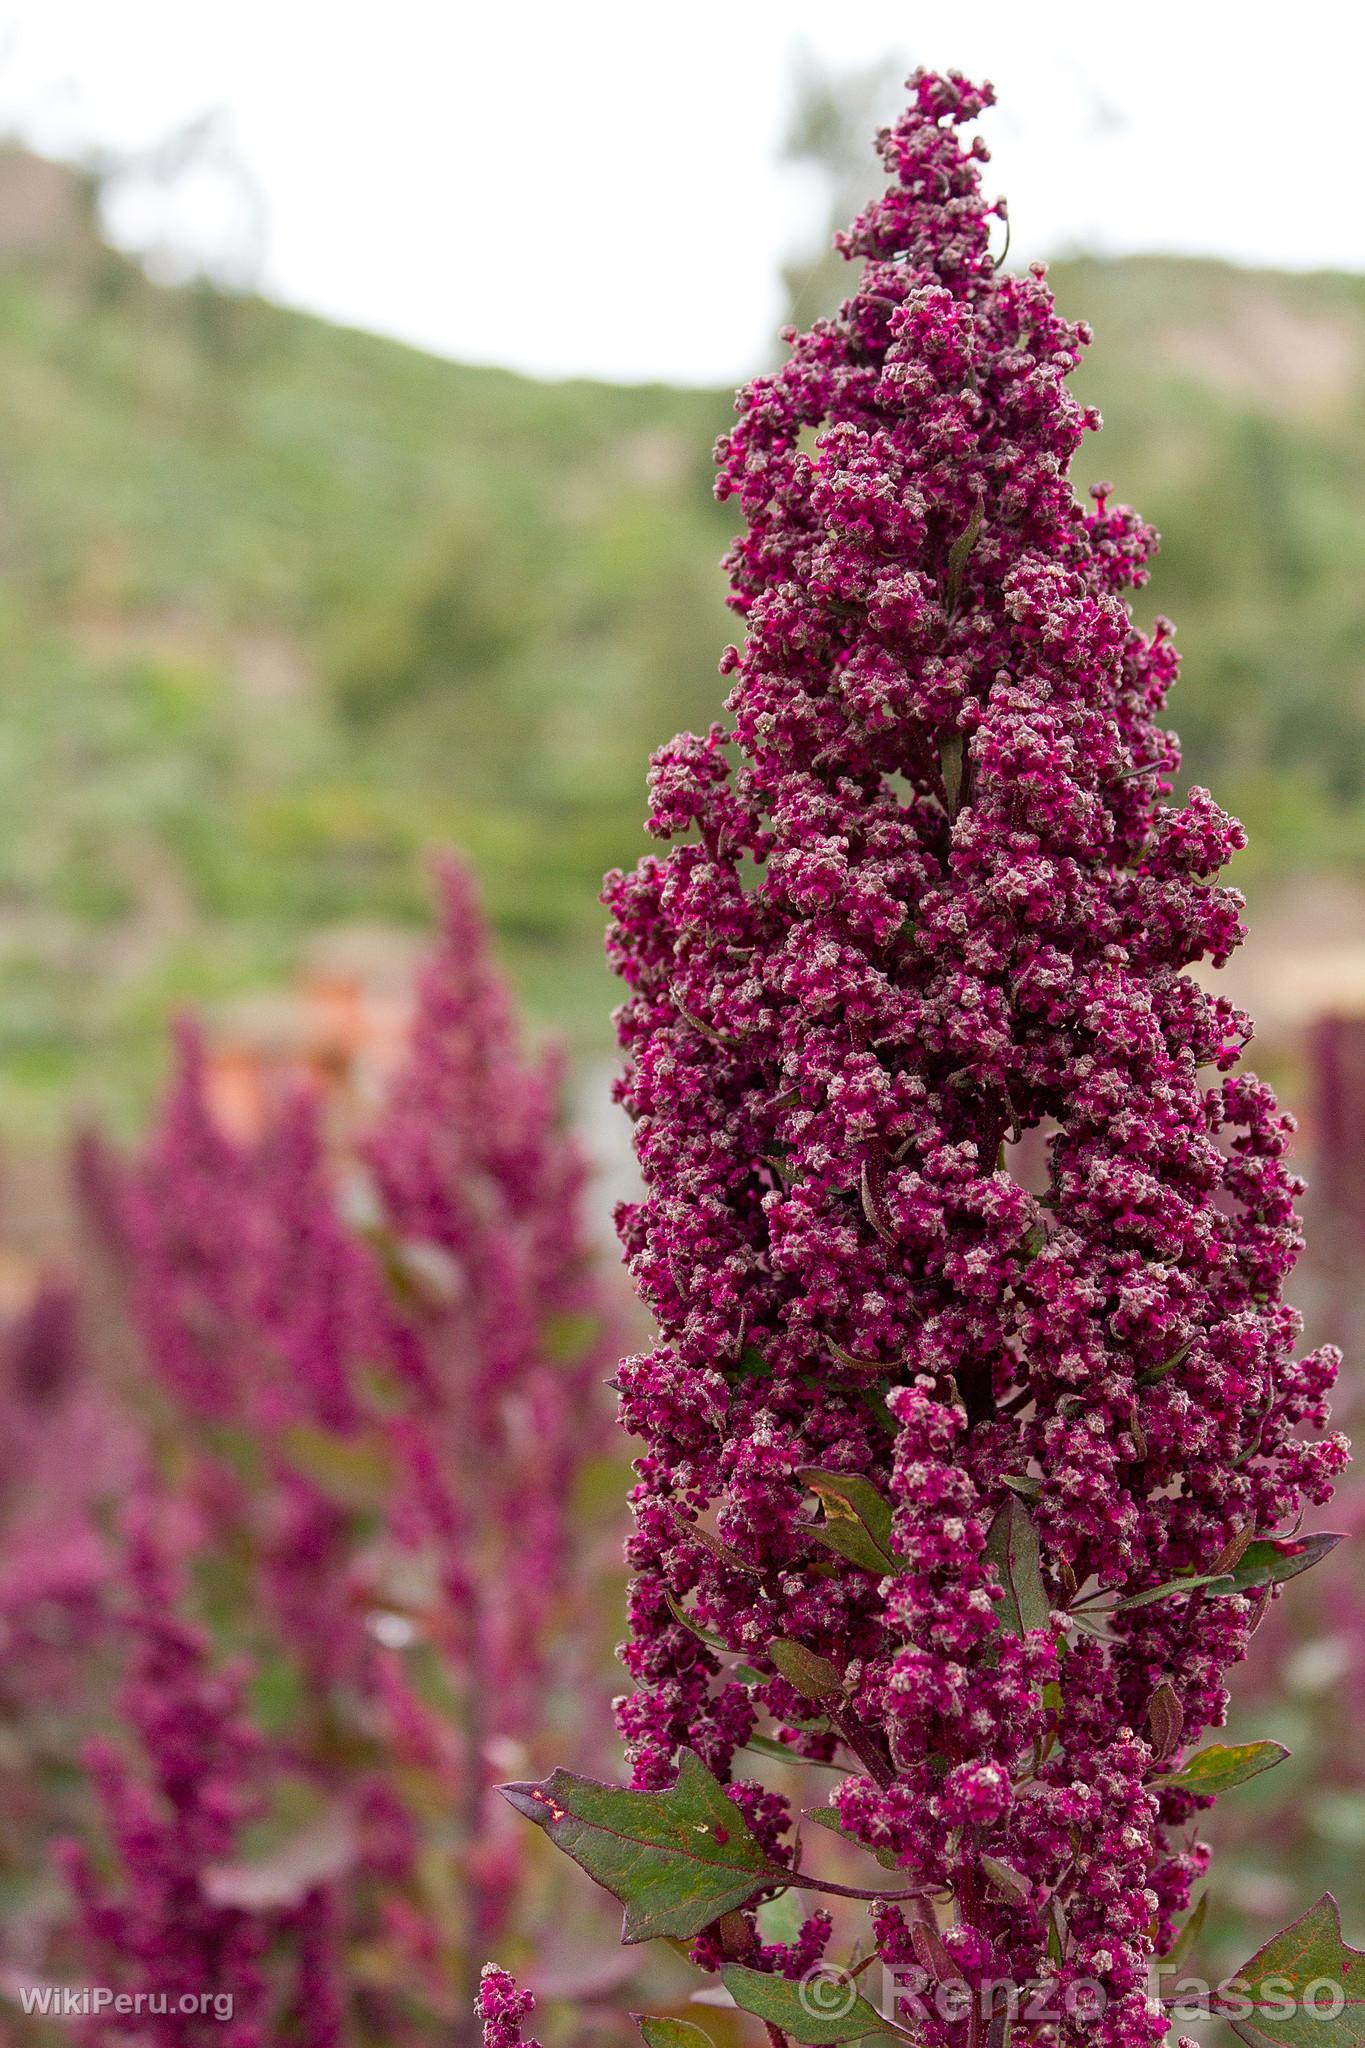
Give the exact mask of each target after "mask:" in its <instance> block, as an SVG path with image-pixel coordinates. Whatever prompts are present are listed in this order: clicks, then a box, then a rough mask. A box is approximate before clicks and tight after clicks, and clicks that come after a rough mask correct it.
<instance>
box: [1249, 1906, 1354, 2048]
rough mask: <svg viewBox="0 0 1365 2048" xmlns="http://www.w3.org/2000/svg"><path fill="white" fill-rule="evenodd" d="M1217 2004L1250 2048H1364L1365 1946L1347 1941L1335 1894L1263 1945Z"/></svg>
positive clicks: (1310, 1908) (1310, 1909) (1311, 1907)
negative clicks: (1362, 2047) (1342, 1928)
mask: <svg viewBox="0 0 1365 2048" xmlns="http://www.w3.org/2000/svg"><path fill="white" fill-rule="evenodd" d="M1213 2009H1214V2011H1215V2012H1217V2013H1221V2014H1222V2015H1223V2016H1224V2017H1225V2018H1226V2019H1227V2021H1228V2024H1229V2025H1230V2026H1231V2028H1232V2031H1233V2032H1234V2034H1236V2035H1238V2036H1239V2038H1240V2039H1241V2040H1243V2041H1245V2042H1247V2043H1248V2044H1249V2048H1360V2044H1362V2043H1365V1950H1362V1949H1358V1948H1350V1947H1349V1946H1348V1945H1347V1944H1346V1943H1345V1942H1344V1941H1343V1940H1342V1938H1341V1912H1340V1909H1339V1908H1338V1906H1337V1902H1336V1900H1335V1899H1334V1898H1333V1897H1332V1894H1331V1893H1330V1892H1324V1893H1323V1895H1322V1897H1321V1898H1320V1899H1319V1900H1318V1902H1317V1904H1316V1905H1315V1906H1310V1907H1309V1909H1308V1911H1307V1912H1306V1913H1305V1914H1304V1915H1303V1916H1302V1918H1301V1919H1298V1920H1296V1921H1295V1922H1294V1923H1293V1925H1292V1926H1290V1927H1286V1928H1285V1929H1284V1930H1283V1932H1282V1933H1280V1934H1277V1935H1275V1936H1273V1937H1272V1939H1271V1940H1269V1941H1268V1942H1267V1943H1266V1944H1265V1946H1264V1948H1259V1949H1257V1951H1256V1953H1255V1955H1254V1956H1253V1957H1252V1958H1251V1961H1250V1962H1249V1963H1243V1965H1242V1967H1241V1969H1240V1970H1239V1971H1238V1972H1237V1974H1236V1976H1235V1977H1233V1978H1232V1979H1230V1980H1229V1981H1228V1982H1227V1983H1225V1984H1222V1985H1220V1986H1219V1988H1218V1990H1217V1991H1215V1992H1214V1994H1213Z"/></svg>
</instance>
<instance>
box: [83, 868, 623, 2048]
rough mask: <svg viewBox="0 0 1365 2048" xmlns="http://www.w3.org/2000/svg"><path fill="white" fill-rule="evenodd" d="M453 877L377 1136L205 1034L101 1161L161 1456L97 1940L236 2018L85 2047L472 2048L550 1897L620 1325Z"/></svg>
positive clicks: (105, 1977)
mask: <svg viewBox="0 0 1365 2048" xmlns="http://www.w3.org/2000/svg"><path fill="white" fill-rule="evenodd" d="M441 893H442V924H441V933H440V939H439V942H438V945H437V947H436V950H435V953H434V955H433V957H432V959H431V962H430V964H429V966H428V968H427V970H426V973H425V975H424V977H423V980H422V984H421V988H420V991H419V998H418V1002H417V1007H416V1013H415V1018H414V1024H413V1029H412V1034H411V1042H410V1045H409V1048H408V1052H407V1055H406V1058H405V1059H404V1061H403V1063H402V1065H401V1066H400V1068H399V1070H398V1072H397V1073H396V1075H395V1077H394V1079H393V1081H392V1084H391V1086H390V1087H389V1088H388V1090H387V1093H386V1095H385V1096H384V1099H383V1100H382V1102H381V1104H380V1106H379V1108H378V1110H377V1112H376V1113H375V1115H374V1116H373V1118H372V1119H371V1120H370V1121H369V1123H368V1125H367V1126H366V1127H365V1128H363V1129H361V1130H359V1131H353V1132H351V1133H349V1134H343V1135H336V1134H329V1133H328V1131H327V1129H326V1125H325V1121H324V1106H323V1105H322V1104H320V1103H319V1101H318V1100H317V1099H316V1097H314V1096H311V1095H308V1094H303V1093H300V1094H298V1095H296V1096H294V1097H292V1098H291V1099H289V1100H288V1101H286V1102H285V1103H284V1105H283V1107H282V1108H281V1110H280V1113H279V1115H278V1116H277V1117H276V1119H275V1120H274V1122H273V1123H272V1124H271V1126H270V1128H269V1129H268V1130H267V1131H266V1132H265V1134H264V1136H263V1137H262V1138H261V1140H260V1141H259V1142H257V1143H250V1144H244V1143H238V1142H236V1141H235V1140H233V1139H232V1138H230V1137H229V1136H227V1135H226V1134H225V1133H224V1132H223V1131H222V1130H221V1129H220V1128H219V1127H218V1125H217V1124H216V1123H215V1120H214V1118H213V1116H212V1114H211V1110H210V1105H209V1102H208V1099H207V1095H206V1088H205V1072H204V1061H203V1056H202V1048H201V1046H200V1044H199V1041H198V1039H197V1037H196V1035H195V1033H194V1032H193V1030H191V1029H189V1028H186V1029H185V1030H183V1031H182V1033H181V1040H180V1054H179V1060H178V1065H177V1069H176V1073H175V1076H174V1080H173V1083H172V1086H171V1089H170V1091H169V1094H168V1097H167V1100H166V1103H165V1106H164V1109H163V1113H162V1116H161V1118H160V1120H159V1123H158V1125H157V1127H156V1129H155V1130H154V1131H153V1133H152V1135H151V1138H150V1140H149V1142H148V1143H147V1145H146V1147H145V1148H144V1150H143V1152H142V1153H141V1155H140V1156H139V1157H138V1158H137V1159H136V1160H135V1161H134V1162H133V1164H132V1165H131V1167H130V1168H128V1169H127V1170H126V1171H120V1170H119V1169H118V1168H117V1167H116V1166H115V1165H114V1164H113V1163H112V1162H111V1161H110V1159H109V1158H108V1157H107V1156H105V1155H98V1156H97V1149H98V1148H93V1149H92V1148H91V1146H89V1145H88V1144H87V1145H86V1147H85V1148H84V1149H83V1154H82V1178H83V1184H84V1185H85V1186H86V1188H87V1190H88V1191H90V1192H91V1193H92V1195H93V1201H92V1206H93V1209H94V1210H95V1212H96V1222H97V1224H98V1225H99V1227H100V1234H101V1236H102V1238H103V1240H104V1242H105V1244H106V1246H107V1247H109V1248H110V1249H111V1250H112V1252H113V1253H114V1257H115V1262H116V1263H117V1265H118V1267H119V1269H120V1271H121V1273H122V1275H123V1282H124V1286H125V1289H126V1292H127V1296H128V1299H129V1302H130V1305H131V1313H132V1321H133V1325H134V1328H135V1330H136V1333H137V1336H138V1338H139V1340H140V1346H141V1356H142V1359H143V1361H144V1364H143V1372H144V1375H145V1379H146V1381H147V1385H146V1386H145V1387H144V1388H143V1389H142V1393H143V1396H144V1399H143V1402H142V1406H143V1409H144V1412H145V1413H147V1415H148V1417H149V1422H148V1438H149V1444H148V1457H147V1470H146V1474H145V1476H144V1478H143V1479H142V1480H141V1482H140V1483H139V1485H138V1487H137V1489H136V1492H135V1498H134V1502H133V1506H132V1510H131V1512H130V1514H129V1516H128V1517H127V1524H128V1526H127V1531H126V1540H125V1542H124V1545H123V1549H122V1556H121V1564H120V1568H119V1572H118V1575H117V1582H116V1584H115V1586H114V1588H113V1591H112V1594H111V1605H112V1610H113V1613H114V1618H115V1619H116V1620H117V1621H118V1622H119V1623H120V1624H121V1626H122V1628H123V1630H124V1633H125V1636H126V1639H127V1642H128V1645H129V1657H128V1660H127V1661H128V1669H127V1671H126V1673H125V1676H124V1681H123V1684H122V1686H121V1689H120V1690H119V1692H118V1694H117V1700H116V1705H117V1710H118V1711H117V1723H118V1725H117V1726H116V1727H115V1728H114V1729H113V1730H112V1731H110V1733H109V1735H108V1738H107V1739H106V1740H104V1741H102V1742H101V1743H100V1744H99V1745H98V1746H96V1747H95V1748H94V1749H93V1750H92V1752H91V1755H90V1767H91V1773H92V1778H93V1783H94V1787H95V1790H96V1792H97V1794H98V1801H99V1805H100V1807H101V1810H102V1813H103V1817H104V1822H105V1825H104V1828H103V1831H102V1832H103V1835H104V1838H105V1847H104V1849H103V1850H102V1851H100V1850H98V1849H94V1848H92V1847H90V1846H88V1845H87V1846H86V1847H84V1848H82V1849H81V1850H79V1851H77V1850H70V1851H68V1852H67V1857H66V1862H67V1868H68V1870H69V1871H70V1872H72V1873H73V1874H74V1876H75V1878H76V1881H77V1892H78V1899H79V1904H80V1913H79V1927H78V1934H79V1937H80V1941H81V1945H82V1949H83V1955H84V1961H85V1965H86V1969H87V1973H88V1975H89V1976H90V1978H91V1980H92V1981H94V1982H98V1983H103V1984H108V1985H110V1986H113V1987H115V1988H116V1989H117V1990H118V1991H119V1992H120V1993H122V1994H124V1995H126V1996H129V1997H132V1998H136V1996H137V1995H138V1994H139V1993H145V1994H151V1993H153V1992H154V1991H156V1990H158V1989H160V1990H169V1991H173V1992H176V1993H177V1994H179V1993H185V1994H199V1993H201V1992H202V1993H208V1992H211V1991H215V1990H216V1991H219V1992H232V1991H233V1990H234V1986H235V1988H236V1989H237V1991H238V1993H239V2001H238V2009H237V2014H236V2017H235V2019H234V2021H233V2023H232V2027H233V2029H234V2030H235V2031H229V2032H228V2033H226V2034H225V2033H224V2032H223V2024H222V2021H221V2018H220V2017H219V2016H218V2014H217V2013H216V2012H215V2011H214V2010H213V2009H212V2007H211V2006H210V2008H209V2009H207V2010H205V2011H203V2012H196V2013H192V2014H190V2015H189V2016H188V2017H187V2018H185V2019H183V2020H182V2019H181V2018H179V2016H177V2015H175V2014H171V2015H169V2016H168V2017H167V2019H166V2023H165V2024H164V2025H161V2024H159V2022H156V2021H155V2018H153V2020H147V2019H145V2017H140V2016H139V2015H138V2013H137V2012H136V2011H134V2013H133V2015H132V2017H121V2016H120V2015H119V2014H118V2013H117V2012H111V2013H105V2014H104V2015H102V2016H96V2018H95V2019H94V2020H92V2022H91V2025H90V2028H89V2030H88V2034H87V2038H88V2040H89V2041H90V2042H91V2043H92V2044H96V2048H103V2044H105V2043H106V2042H108V2043H113V2042H115V2041H122V2040H124V2039H126V2038H128V2037H129V2036H130V2035H131V2036H132V2037H134V2038H137V2039H142V2038H147V2039H152V2040H155V2041H157V2042H158V2043H162V2042H164V2043H165V2044H166V2048H189V2044H191V2043H194V2044H198V2043H200V2042H204V2043H208V2042H211V2041H212V2042H215V2043H216V2042H218V2041H219V2040H220V2039H221V2040H222V2041H223V2042H224V2044H228V2048H265V2044H266V2043H267V2042H271V2043H273V2042H275V2041H276V2040H284V2039H287V2040H288V2041H290V2042H296V2043H298V2044H299V2048H333V2044H334V2043H337V2042H339V2041H341V2040H345V2041H347V2042H348V2043H353V2044H359V2043H362V2042H374V2043H379V2042H382V2043H383V2044H384V2048H406V2044H409V2043H411V2044H414V2048H415V2044H418V2043H423V2042H429V2041H431V2040H433V2039H439V2040H441V2041H442V2042H443V2043H448V2042H454V2041H457V2040H459V2039H461V2038H464V2039H468V2038H470V2037H471V2035H472V2034H473V2033H474V2032H475V2031H476V2030H475V2029H474V2026H473V2021H472V2016H471V2013H470V2005H471V2000H472V1997H473V1980H474V1976H475V1969H474V1964H473V1961H472V1959H473V1958H474V1957H477V1956H478V1955H479V1954H480V1953H482V1952H483V1950H484V1947H485V1945H486V1944H488V1943H490V1942H493V1941H498V1940H503V1939H507V1938H509V1937H510V1936H512V1935H513V1934H514V1933H515V1931H516V1925H517V1920H518V1915H519V1913H520V1912H521V1911H522V1910H523V1908H524V1902H525V1898H526V1891H525V1880H526V1858H525V1856H524V1854H523V1836H522V1830H521V1828H520V1826H519V1824H518V1823H517V1822H516V1820H515V1819H514V1817H513V1816H512V1814H510V1813H509V1812H508V1810H507V1808H506V1807H505V1806H504V1805H503V1803H502V1802H501V1800H499V1799H498V1798H497V1797H496V1793H495V1789H494V1788H495V1781H496V1778H497V1777H498V1776H499V1775H501V1774H504V1773H505V1772H506V1770H507V1769H508V1768H509V1766H510V1767H512V1768H515V1767H516V1760H517V1759H518V1758H519V1757H523V1758H524V1757H526V1756H527V1755H528V1751H527V1748H526V1745H527V1743H528V1741H529V1738H530V1737H531V1735H532V1734H533V1732H534V1730H535V1727H536V1717H537V1715H538V1714H539V1713H541V1712H542V1711H543V1710H544V1705H545V1700H546V1696H547V1694H549V1693H551V1692H552V1691H553V1690H556V1689H557V1690H558V1692H559V1694H560V1696H561V1697H564V1696H566V1695H567V1694H568V1693H569V1691H570V1688H569V1687H568V1686H567V1685H566V1684H565V1673H566V1670H569V1669H572V1670H573V1671H575V1673H576V1672H577V1669H578V1666H579V1664H580V1662H581V1656H580V1653H579V1651H578V1650H577V1648H576V1646H575V1638H576V1637H578V1636H579V1635H581V1631H580V1630H579V1629H577V1627H576V1626H575V1625H573V1624H574V1623H575V1617H576V1609H577V1602H578V1594H579V1580H580V1574H581V1572H582V1570H583V1567H584V1562H585V1559H584V1556H583V1554H582V1552H581V1551H580V1550H577V1549H576V1548H575V1544H574V1541H573V1540H572V1538H573V1534H574V1533H579V1534H580V1535H581V1536H582V1537H583V1538H584V1540H585V1543H587V1542H590V1539H591V1536H592V1530H591V1528H586V1529H580V1530H578V1531H577V1532H575V1531H573V1530H571V1523H570V1516H571V1513H572V1512H573V1510H574V1506H575V1489H576V1486H577V1482H578V1479H579V1477H580V1474H581V1472H582V1469H583V1466H584V1463H585V1460H587V1459H588V1458H590V1457H592V1456H593V1455H594V1454H595V1453H596V1452H597V1451H598V1450H599V1449H600V1447H601V1444H602V1438H603V1435H604V1433H605V1430H604V1418H603V1421H602V1422H601V1423H599V1420H598V1400H599V1390H600V1386H601V1382H602V1381H603V1379H604V1378H605V1377H606V1375H607V1373H608V1372H609V1370H610V1363H609V1359H614V1357H615V1355H616V1352H617V1349H618V1348H619V1346H618V1342H617V1338H616V1335H615V1332H614V1329H613V1324H614V1320H615V1311H614V1309H613V1307H612V1305H611V1303H610V1300H609V1296H608V1294H607V1292H606V1290H605V1288H604V1286H603V1282H602V1277H601V1274H600V1271H599V1268H598V1265H597V1262H596V1261H595V1259H594V1256H593V1253H592V1248H591V1246H590V1244H589V1242H588V1239H587V1237H586V1234H585V1225H584V1206H585V1205H584V1200H583V1196H584V1190H585V1167H584V1163H583V1160H582V1158H581V1156H580V1154H579V1152H578V1149H577V1146H576V1144H575V1142H574V1140H573V1138H572V1136H571V1135H570V1134H569V1133H568V1132H567V1131H566V1129H565V1128H564V1125H563V1121H562V1115H561V1107H560V1096H561V1075H560V1064H559V1061H558V1058H557V1057H556V1056H554V1055H549V1056H546V1057H539V1056H533V1055H530V1054H528V1053H527V1052H526V1050H525V1049H524V1048H523V1046H522V1044H521V1042H520V1035H519V1032H518V1029H517V1026H516V1021H515V1018H514V1015H513V1012H512V1008H511V1004H510V1001H509V998H508V995H507V992H506V990H505V988H504V987H503V984H502V982H501V980H500V978H499V976H498V975H497V973H496V972H495V971H494V969H493V967H492V965H491V962H490V960H489V957H488V953H487V944H486V939H485V935H484V932H483V928H482V920H481V918H480V916H479V912H478V908H477V904H476V902H475V899H474V895H473V891H472V887H471V884H470V882H469V880H468V878H467V877H466V876H465V875H464V873H463V872H462V871H461V870H459V869H458V868H456V867H454V866H453V865H451V866H448V867H446V868H445V869H444V870H443V873H442V877H441ZM196 1757H197V1758H198V1762H197V1764H196V1762H195V1759H196ZM523 1768H524V1765H523ZM98 1832H99V1831H97V1830H95V1829H93V1828H92V1829H91V1830H90V1831H89V1834H90V1837H91V1838H92V1840H93V1838H94V1837H95V1836H96V1834H97V1833H98ZM238 1979H239V1980H240V1981H239V1982H235V1980H238ZM142 2025H147V2026H149V2027H150V2031H149V2032H148V2033H147V2034H146V2035H145V2036H144V2035H143V2034H142V2033H140V2032H139V2031H138V2029H139V2027H140V2026H142Z"/></svg>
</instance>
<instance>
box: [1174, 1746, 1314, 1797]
mask: <svg viewBox="0 0 1365 2048" xmlns="http://www.w3.org/2000/svg"><path fill="white" fill-rule="evenodd" d="M1288 1755H1289V1751H1288V1750H1287V1749H1286V1748H1285V1746H1284V1744H1283V1743H1282V1742H1234V1743H1227V1742H1211V1743H1210V1744H1209V1746H1208V1748H1207V1749H1200V1750H1196V1752H1195V1754H1194V1755H1193V1756H1192V1757H1191V1758H1190V1759H1189V1761H1188V1762H1187V1763H1186V1764H1185V1766H1184V1768H1183V1769H1182V1770H1178V1771H1168V1772H1167V1773H1166V1775H1165V1776H1164V1777H1161V1778H1155V1779H1153V1781H1152V1782H1153V1783H1154V1784H1155V1785H1158V1786H1161V1785H1179V1786H1180V1787H1181V1789H1182V1790H1183V1791H1186V1792H1198V1793H1199V1794H1200V1796H1201V1797H1203V1796H1205V1795H1207V1796H1208V1797H1210V1798H1211V1797H1213V1796H1214V1795H1215V1794H1217V1793H1219V1792H1230V1791H1231V1790H1232V1788H1233V1786H1234V1785H1245V1783H1246V1781H1247V1779H1248V1778H1256V1777H1259V1776H1260V1774H1261V1772H1262V1771H1273V1770H1274V1768H1275V1766H1276V1764H1282V1763H1283V1762H1284V1760H1285V1758H1286V1757H1287V1756H1288Z"/></svg>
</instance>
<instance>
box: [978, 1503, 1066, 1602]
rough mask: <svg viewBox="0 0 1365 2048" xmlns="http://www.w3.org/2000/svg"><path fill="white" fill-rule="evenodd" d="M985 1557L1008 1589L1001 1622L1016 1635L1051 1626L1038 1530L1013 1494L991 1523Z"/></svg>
mask: <svg viewBox="0 0 1365 2048" xmlns="http://www.w3.org/2000/svg"><path fill="white" fill-rule="evenodd" d="M986 1561H987V1563H988V1564H993V1565H994V1566H995V1569H996V1572H997V1574H998V1576H999V1579H1000V1583H1001V1585H1002V1586H1003V1587H1004V1589H1005V1597H1004V1599H1003V1600H1002V1601H1001V1602H1000V1604H999V1609H998V1612H999V1617H1000V1626H1001V1627H1003V1628H1005V1629H1006V1630H1008V1632H1009V1633H1010V1634H1011V1635H1016V1636H1024V1635H1027V1634H1028V1633H1029V1632H1030V1630H1032V1629H1037V1628H1051V1626H1052V1603H1051V1602H1050V1601H1049V1599H1048V1597H1047V1589H1046V1587H1045V1586H1044V1584H1043V1574H1042V1571H1041V1569H1040V1566H1039V1552H1038V1531H1037V1530H1036V1529H1035V1528H1034V1526H1033V1523H1032V1521H1031V1520H1030V1518H1029V1515H1028V1513H1027V1511H1026V1510H1025V1508H1024V1507H1023V1506H1022V1505H1021V1503H1020V1502H1019V1501H1017V1500H1016V1499H1015V1498H1014V1496H1013V1495H1011V1496H1010V1498H1009V1499H1008V1500H1007V1501H1006V1502H1005V1505H1004V1506H1003V1507H1002V1508H1001V1509H1000V1511H999V1513H998V1514H997V1515H996V1517H995V1520H994V1521H993V1522H992V1523H991V1526H990V1530H989V1532H988V1534H987V1537H986Z"/></svg>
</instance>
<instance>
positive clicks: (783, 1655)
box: [768, 1636, 844, 1700]
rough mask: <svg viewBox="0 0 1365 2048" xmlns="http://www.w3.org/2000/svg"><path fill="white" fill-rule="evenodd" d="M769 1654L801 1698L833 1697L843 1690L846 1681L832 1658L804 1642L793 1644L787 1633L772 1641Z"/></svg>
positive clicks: (826, 1698)
mask: <svg viewBox="0 0 1365 2048" xmlns="http://www.w3.org/2000/svg"><path fill="white" fill-rule="evenodd" d="M768 1655H769V1656H770V1657H771V1658H772V1660H773V1663H774V1664H775V1665H776V1666H777V1668H778V1670H779V1671H780V1672H781V1674H782V1676H783V1677H784V1678H785V1679H786V1681H787V1683H788V1685H790V1686H793V1687H794V1688H795V1690H796V1691H797V1692H799V1693H800V1695H801V1697H802V1699H806V1700H833V1699H837V1698H838V1697H839V1695H840V1693H841V1692H842V1691H843V1689H844V1681H843V1679H842V1678H841V1677H840V1675H839V1672H838V1670H837V1669H836V1668H835V1666H834V1665H833V1664H831V1663H830V1661H829V1658H828V1657H821V1656H819V1655H817V1653H816V1652H815V1651H814V1650H808V1649H807V1648H806V1646H805V1644H804V1643H793V1642H791V1641H790V1640H789V1639H788V1638H787V1637H786V1636H778V1637H777V1638H776V1639H775V1641H773V1642H771V1643H769V1645H768Z"/></svg>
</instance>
